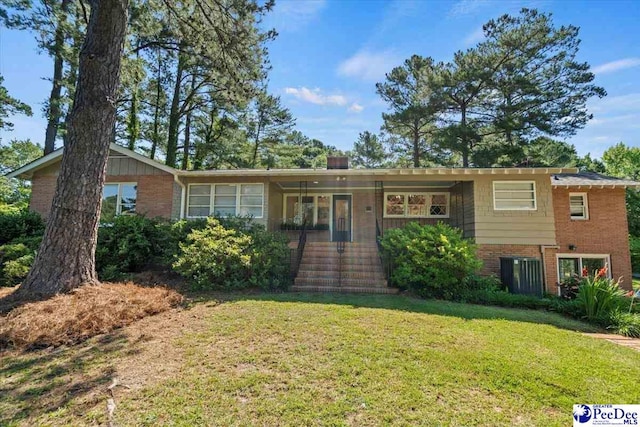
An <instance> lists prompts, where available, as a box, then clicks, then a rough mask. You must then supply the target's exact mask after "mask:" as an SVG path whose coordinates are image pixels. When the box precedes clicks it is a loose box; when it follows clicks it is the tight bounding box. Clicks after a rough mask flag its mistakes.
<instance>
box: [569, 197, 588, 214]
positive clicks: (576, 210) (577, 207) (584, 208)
mask: <svg viewBox="0 0 640 427" xmlns="http://www.w3.org/2000/svg"><path fill="white" fill-rule="evenodd" d="M569 211H570V215H571V219H589V207H588V205H587V193H569Z"/></svg>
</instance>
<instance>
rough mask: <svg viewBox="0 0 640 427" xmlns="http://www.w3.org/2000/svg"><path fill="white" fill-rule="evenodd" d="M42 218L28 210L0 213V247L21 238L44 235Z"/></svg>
mask: <svg viewBox="0 0 640 427" xmlns="http://www.w3.org/2000/svg"><path fill="white" fill-rule="evenodd" d="M44 225H45V224H44V221H43V220H42V217H41V216H40V215H39V214H38V213H36V212H31V211H28V210H20V211H7V212H2V213H0V230H2V233H0V245H4V244H5V243H9V242H11V241H12V240H14V239H18V238H23V237H33V236H42V234H43V233H44Z"/></svg>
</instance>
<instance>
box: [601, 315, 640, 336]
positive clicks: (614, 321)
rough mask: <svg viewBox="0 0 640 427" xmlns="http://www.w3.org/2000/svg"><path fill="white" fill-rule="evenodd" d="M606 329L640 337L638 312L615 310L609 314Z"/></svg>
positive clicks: (639, 316)
mask: <svg viewBox="0 0 640 427" xmlns="http://www.w3.org/2000/svg"><path fill="white" fill-rule="evenodd" d="M608 323H609V326H608V327H607V329H610V330H612V331H613V332H615V333H616V334H620V335H624V336H626V337H632V338H640V314H637V313H626V312H623V311H620V310H615V311H613V312H612V313H611V315H610V316H609V322H608Z"/></svg>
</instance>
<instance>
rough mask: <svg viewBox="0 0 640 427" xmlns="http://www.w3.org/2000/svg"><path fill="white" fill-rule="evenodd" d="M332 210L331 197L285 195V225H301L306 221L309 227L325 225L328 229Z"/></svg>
mask: <svg viewBox="0 0 640 427" xmlns="http://www.w3.org/2000/svg"><path fill="white" fill-rule="evenodd" d="M330 208H331V196H328V195H312V196H302V197H300V196H298V195H295V196H294V195H285V196H284V219H283V223H285V224H296V225H300V224H302V222H303V219H304V221H305V222H306V224H307V225H323V226H326V227H327V228H328V227H329V216H330Z"/></svg>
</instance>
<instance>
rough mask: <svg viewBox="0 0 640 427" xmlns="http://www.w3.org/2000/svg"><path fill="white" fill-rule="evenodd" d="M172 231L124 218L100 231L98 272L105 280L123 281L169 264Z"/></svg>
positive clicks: (158, 224)
mask: <svg viewBox="0 0 640 427" xmlns="http://www.w3.org/2000/svg"><path fill="white" fill-rule="evenodd" d="M170 244H171V235H170V228H169V226H167V225H164V224H163V223H161V222H159V221H158V220H155V219H150V218H145V217H144V216H139V215H120V216H117V217H115V218H114V219H113V221H112V222H110V223H109V224H102V225H101V226H100V229H99V230H98V246H97V248H96V269H97V271H98V275H99V277H100V279H101V280H120V279H122V278H123V276H125V275H126V274H127V273H132V272H137V271H141V270H143V269H144V268H147V267H149V266H152V265H154V264H163V263H165V262H166V261H165V255H166V251H167V250H168V249H167V246H170Z"/></svg>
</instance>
